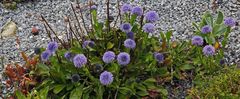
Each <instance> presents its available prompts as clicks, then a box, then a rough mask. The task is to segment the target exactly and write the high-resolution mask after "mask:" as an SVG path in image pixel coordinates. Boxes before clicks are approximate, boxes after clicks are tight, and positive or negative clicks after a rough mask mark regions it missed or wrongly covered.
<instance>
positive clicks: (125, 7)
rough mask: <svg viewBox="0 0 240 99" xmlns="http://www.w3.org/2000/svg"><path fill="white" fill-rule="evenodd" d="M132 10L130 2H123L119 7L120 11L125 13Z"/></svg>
mask: <svg viewBox="0 0 240 99" xmlns="http://www.w3.org/2000/svg"><path fill="white" fill-rule="evenodd" d="M131 10H132V6H131V5H130V4H123V5H122V7H121V13H122V14H125V13H128V12H130V11H131Z"/></svg>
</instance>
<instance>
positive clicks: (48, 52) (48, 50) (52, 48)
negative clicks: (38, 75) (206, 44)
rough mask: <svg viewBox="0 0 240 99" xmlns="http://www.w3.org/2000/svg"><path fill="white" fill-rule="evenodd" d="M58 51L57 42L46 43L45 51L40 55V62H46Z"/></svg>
mask: <svg viewBox="0 0 240 99" xmlns="http://www.w3.org/2000/svg"><path fill="white" fill-rule="evenodd" d="M57 49H58V44H57V42H50V43H48V46H47V48H46V51H44V52H43V53H42V54H41V59H42V61H47V60H48V59H49V57H50V56H51V55H52V54H53V53H54V52H55V51H56V50H57Z"/></svg>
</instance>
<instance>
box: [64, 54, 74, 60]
mask: <svg viewBox="0 0 240 99" xmlns="http://www.w3.org/2000/svg"><path fill="white" fill-rule="evenodd" d="M64 57H65V58H66V59H68V60H70V61H72V58H73V57H74V54H73V53H71V52H66V53H65V54H64Z"/></svg>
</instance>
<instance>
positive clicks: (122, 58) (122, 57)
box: [117, 52, 130, 65]
mask: <svg viewBox="0 0 240 99" xmlns="http://www.w3.org/2000/svg"><path fill="white" fill-rule="evenodd" d="M117 61H118V64H119V65H127V64H129V63H130V55H129V54H128V53H126V52H121V53H120V54H118V56H117Z"/></svg>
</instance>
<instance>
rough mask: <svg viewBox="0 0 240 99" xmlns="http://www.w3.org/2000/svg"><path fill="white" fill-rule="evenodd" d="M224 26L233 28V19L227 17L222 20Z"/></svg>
mask: <svg viewBox="0 0 240 99" xmlns="http://www.w3.org/2000/svg"><path fill="white" fill-rule="evenodd" d="M224 24H225V25H226V26H229V27H233V26H235V25H236V22H235V20H234V19H233V18H230V17H227V18H225V19H224Z"/></svg>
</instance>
